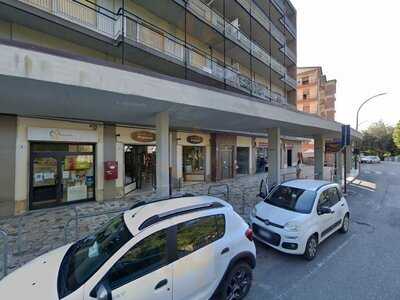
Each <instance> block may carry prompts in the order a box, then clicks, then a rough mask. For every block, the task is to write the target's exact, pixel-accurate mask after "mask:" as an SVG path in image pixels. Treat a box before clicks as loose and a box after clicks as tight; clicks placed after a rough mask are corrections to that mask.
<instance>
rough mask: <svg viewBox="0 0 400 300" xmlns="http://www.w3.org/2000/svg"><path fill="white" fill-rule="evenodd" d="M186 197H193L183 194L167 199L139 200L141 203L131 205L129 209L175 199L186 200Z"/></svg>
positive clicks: (189, 194) (192, 195)
mask: <svg viewBox="0 0 400 300" xmlns="http://www.w3.org/2000/svg"><path fill="white" fill-rule="evenodd" d="M186 197H194V194H191V193H183V194H176V195H170V196H168V197H162V198H158V199H154V200H150V201H145V200H141V201H139V202H137V203H135V204H134V205H132V206H131V207H130V209H134V208H138V207H141V206H144V205H147V204H153V203H157V202H162V201H166V200H171V199H177V198H186Z"/></svg>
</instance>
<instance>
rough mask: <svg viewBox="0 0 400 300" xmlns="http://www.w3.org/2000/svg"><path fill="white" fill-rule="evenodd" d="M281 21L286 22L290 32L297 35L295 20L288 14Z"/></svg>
mask: <svg viewBox="0 0 400 300" xmlns="http://www.w3.org/2000/svg"><path fill="white" fill-rule="evenodd" d="M281 22H282V23H284V25H285V27H286V29H287V30H288V31H289V32H290V34H291V35H293V36H294V37H296V34H297V32H296V26H295V25H294V24H293V22H292V21H291V20H290V19H289V18H288V17H286V16H285V18H283V19H281Z"/></svg>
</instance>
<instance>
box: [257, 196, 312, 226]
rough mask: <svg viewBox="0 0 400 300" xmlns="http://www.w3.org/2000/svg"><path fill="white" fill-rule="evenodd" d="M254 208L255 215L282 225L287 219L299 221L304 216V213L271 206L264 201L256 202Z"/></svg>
mask: <svg viewBox="0 0 400 300" xmlns="http://www.w3.org/2000/svg"><path fill="white" fill-rule="evenodd" d="M256 209H257V217H259V218H261V219H263V220H268V221H270V222H272V223H275V224H278V225H282V226H284V225H285V224H286V223H287V222H289V221H301V220H303V219H304V218H305V217H306V215H305V214H301V213H298V212H295V211H290V210H287V209H283V208H280V207H277V206H273V205H271V204H268V203H266V202H264V201H263V202H260V203H258V204H257V205H256Z"/></svg>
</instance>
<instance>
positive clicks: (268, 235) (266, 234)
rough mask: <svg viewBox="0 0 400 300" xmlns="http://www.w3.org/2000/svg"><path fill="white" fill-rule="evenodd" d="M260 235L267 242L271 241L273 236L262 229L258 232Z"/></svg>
mask: <svg viewBox="0 0 400 300" xmlns="http://www.w3.org/2000/svg"><path fill="white" fill-rule="evenodd" d="M258 234H259V235H260V236H261V237H263V238H265V239H267V240H269V239H271V238H272V234H271V233H270V232H268V231H265V230H262V229H260V230H259V231H258Z"/></svg>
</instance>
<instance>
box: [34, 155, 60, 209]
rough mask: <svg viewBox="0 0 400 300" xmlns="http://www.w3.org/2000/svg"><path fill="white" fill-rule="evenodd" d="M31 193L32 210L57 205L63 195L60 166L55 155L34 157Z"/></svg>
mask: <svg viewBox="0 0 400 300" xmlns="http://www.w3.org/2000/svg"><path fill="white" fill-rule="evenodd" d="M31 161H32V163H31V193H30V198H31V199H30V206H31V208H32V209H35V208H39V207H43V206H52V205H55V204H57V202H58V199H60V194H61V184H60V176H59V175H60V164H59V160H58V159H57V157H56V156H55V155H52V154H46V153H40V154H36V155H32V160H31Z"/></svg>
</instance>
